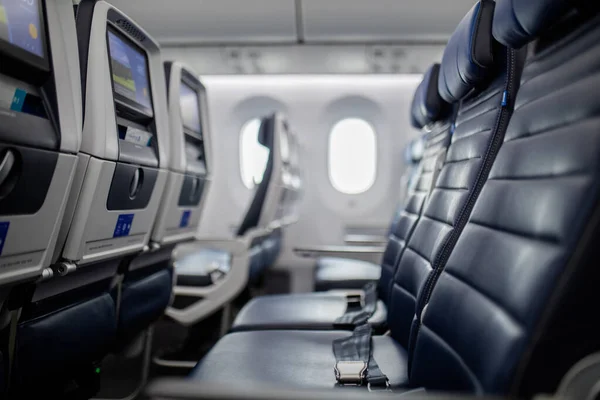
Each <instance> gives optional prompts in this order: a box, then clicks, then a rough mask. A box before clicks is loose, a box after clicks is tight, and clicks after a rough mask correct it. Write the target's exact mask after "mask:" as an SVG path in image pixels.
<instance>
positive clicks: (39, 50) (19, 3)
mask: <svg viewBox="0 0 600 400" xmlns="http://www.w3.org/2000/svg"><path fill="white" fill-rule="evenodd" d="M41 21H42V20H41V13H40V3H39V0H0V39H1V40H4V41H5V42H8V43H10V44H12V45H13V46H17V47H19V48H21V49H23V50H25V51H27V52H29V53H31V54H33V55H36V56H38V57H41V58H44V57H45V56H46V55H45V51H44V39H43V36H44V29H43V24H42V22H41Z"/></svg>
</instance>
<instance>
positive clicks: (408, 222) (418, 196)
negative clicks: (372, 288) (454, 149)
mask: <svg viewBox="0 0 600 400" xmlns="http://www.w3.org/2000/svg"><path fill="white" fill-rule="evenodd" d="M449 141H450V122H449V121H448V120H445V121H439V122H436V123H435V124H433V125H432V126H431V131H430V132H428V133H427V138H426V139H425V150H424V152H423V159H422V160H421V164H420V172H419V175H418V176H417V177H416V182H415V184H414V186H413V188H412V189H411V190H410V191H409V194H408V198H407V201H406V204H405V206H404V209H403V210H402V212H401V213H400V216H399V217H398V221H397V222H396V223H395V227H394V230H393V231H392V233H391V234H390V235H389V237H388V243H387V246H386V248H385V251H384V253H383V257H382V261H381V277H380V278H379V281H378V283H377V290H378V293H379V298H380V299H382V300H383V301H385V302H387V301H388V299H389V294H390V287H391V282H392V280H393V277H394V273H395V272H396V266H397V264H398V259H399V257H400V255H401V254H402V253H403V251H404V248H405V246H406V243H407V241H408V239H409V238H410V236H411V235H412V233H413V230H414V227H415V225H416V224H417V221H418V220H419V218H420V215H421V213H422V210H423V205H424V203H425V200H426V198H427V194H428V193H429V190H430V188H431V185H432V183H433V182H432V180H433V177H434V170H435V169H436V162H437V159H438V157H439V155H440V154H441V153H444V152H445V151H446V148H447V147H448V144H449Z"/></svg>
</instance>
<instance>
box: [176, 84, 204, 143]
mask: <svg viewBox="0 0 600 400" xmlns="http://www.w3.org/2000/svg"><path fill="white" fill-rule="evenodd" d="M179 104H180V106H181V119H182V121H183V126H185V127H186V128H188V129H190V130H192V131H194V132H196V133H199V134H202V126H201V125H200V102H199V100H198V92H197V91H196V90H194V89H192V88H191V87H189V86H188V85H186V84H185V83H183V82H181V86H180V89H179Z"/></svg>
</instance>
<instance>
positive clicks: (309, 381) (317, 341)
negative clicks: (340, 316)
mask: <svg viewBox="0 0 600 400" xmlns="http://www.w3.org/2000/svg"><path fill="white" fill-rule="evenodd" d="M348 335H350V332H343V331H329V332H320V331H317V332H309V331H261V332H236V333H230V334H228V335H226V336H225V337H223V338H222V339H221V340H220V341H219V342H218V343H217V344H216V345H215V347H213V348H212V350H211V351H210V352H209V353H208V354H207V355H206V356H205V357H204V358H203V359H202V361H201V362H199V363H198V365H197V366H196V368H194V370H193V371H192V372H191V374H190V376H189V378H188V379H192V380H195V381H198V382H207V383H211V384H213V383H214V384H223V385H227V386H262V385H265V386H278V387H285V388H302V389H331V388H333V387H334V386H335V385H336V380H335V376H334V372H333V367H334V365H335V357H334V356H333V351H332V350H331V343H332V342H333V341H334V340H335V339H338V338H342V337H345V336H348ZM373 355H374V357H375V360H376V361H377V363H378V364H379V367H380V368H381V370H382V371H383V373H385V374H386V375H387V376H388V378H389V380H390V384H391V386H393V387H396V388H398V387H403V386H406V385H407V383H408V377H407V354H406V351H405V350H404V349H403V348H402V347H400V346H399V345H398V343H397V342H395V341H394V340H393V339H392V338H391V337H389V336H374V337H373ZM355 388H358V389H360V390H366V388H365V387H355Z"/></svg>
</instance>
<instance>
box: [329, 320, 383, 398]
mask: <svg viewBox="0 0 600 400" xmlns="http://www.w3.org/2000/svg"><path fill="white" fill-rule="evenodd" d="M372 332H373V331H372V328H371V325H369V324H363V325H360V326H357V327H356V328H355V329H354V331H353V332H352V335H351V336H349V337H345V338H341V339H336V340H334V341H333V354H334V356H335V360H336V364H335V368H334V371H335V377H336V379H337V381H338V383H340V384H342V385H362V384H364V383H365V382H366V383H367V387H368V388H369V390H382V389H383V390H389V386H390V385H389V381H388V378H387V376H386V375H385V374H384V373H383V372H382V371H381V369H380V368H379V365H377V362H376V361H375V358H374V357H373V346H372V338H371V336H372Z"/></svg>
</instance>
